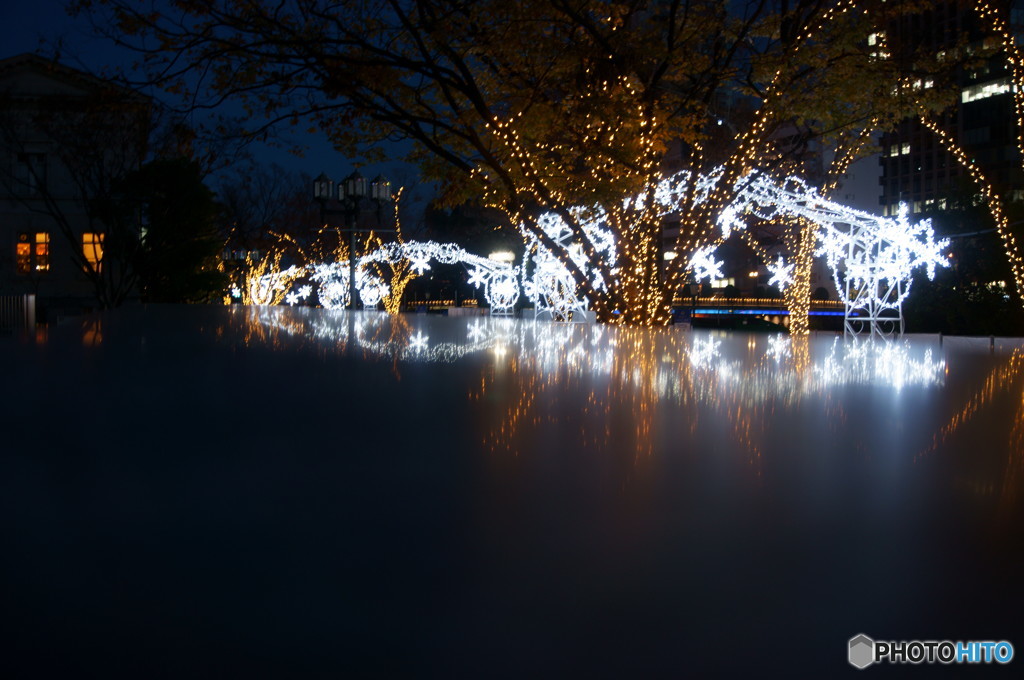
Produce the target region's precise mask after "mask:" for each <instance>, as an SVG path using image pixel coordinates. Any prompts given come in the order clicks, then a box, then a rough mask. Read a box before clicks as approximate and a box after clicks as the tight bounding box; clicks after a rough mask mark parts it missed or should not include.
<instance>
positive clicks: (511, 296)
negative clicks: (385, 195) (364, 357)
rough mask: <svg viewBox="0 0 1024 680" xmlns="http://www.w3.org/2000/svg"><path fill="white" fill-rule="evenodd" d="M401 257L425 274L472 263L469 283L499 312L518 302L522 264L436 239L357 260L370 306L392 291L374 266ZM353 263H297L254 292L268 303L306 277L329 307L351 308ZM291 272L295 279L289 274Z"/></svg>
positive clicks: (300, 292)
mask: <svg viewBox="0 0 1024 680" xmlns="http://www.w3.org/2000/svg"><path fill="white" fill-rule="evenodd" d="M402 260H407V261H409V262H410V263H411V266H412V268H413V270H415V271H416V272H417V273H423V272H424V271H426V270H428V269H430V262H431V261H436V262H441V263H442V264H459V263H462V264H465V265H467V266H470V267H472V269H471V270H470V283H471V284H473V285H474V286H476V287H477V288H479V287H480V286H483V287H484V298H485V299H486V300H487V304H488V305H490V307H491V312H492V313H494V314H508V313H511V311H512V310H513V309H514V307H515V304H516V302H518V301H519V286H518V285H517V284H516V279H517V276H518V274H519V268H518V267H513V266H512V265H511V263H509V262H508V261H506V260H493V259H489V258H486V257H480V256H479V255H474V254H472V253H470V252H468V251H467V250H465V249H463V248H461V247H459V246H457V245H456V244H454V243H436V242H434V241H406V242H405V243H386V244H384V245H383V246H381V247H380V248H378V249H377V250H374V251H373V252H370V253H368V254H366V255H363V256H361V257H359V258H358V260H357V261H356V273H355V283H356V290H357V291H359V299H360V301H361V302H362V303H363V305H365V306H366V307H376V306H377V305H378V304H379V303H380V301H381V300H382V299H383V298H385V297H387V295H388V294H389V292H390V289H389V287H388V285H387V284H386V283H385V282H384V281H383V280H381V279H380V277H378V276H377V275H376V274H374V273H373V272H372V270H371V269H370V265H371V264H374V263H382V264H394V263H396V262H400V261H402ZM348 267H349V263H348V261H347V260H343V261H339V262H327V263H319V264H310V265H307V266H306V267H305V268H304V270H303V269H302V268H298V267H292V268H290V269H288V270H286V271H284V272H274V273H272V274H268V275H266V276H263V277H261V278H259V279H256V281H255V282H254V283H253V284H252V286H251V288H254V289H255V291H256V293H255V294H253V295H252V298H253V300H254V301H256V304H269V302H270V300H272V298H273V296H272V294H271V293H272V291H273V290H275V289H280V288H282V287H284V283H283V282H284V281H286V280H293V279H295V278H297V277H298V276H300V275H304V276H307V277H308V278H309V280H310V281H312V282H313V283H314V284H316V285H317V288H318V290H317V299H318V300H319V302H320V304H321V305H322V306H323V307H326V308H327V309H337V308H342V307H347V306H348V304H349V290H348V289H349V282H348V281H349V271H348ZM286 275H290V276H291V278H287V276H286ZM312 290H313V288H312V286H311V285H309V284H303V285H302V286H301V287H299V288H297V289H296V290H295V291H294V293H295V295H294V296H293V295H292V293H289V294H288V296H286V301H287V302H288V303H289V304H295V302H297V301H298V299H299V298H306V297H308V296H309V295H310V294H312Z"/></svg>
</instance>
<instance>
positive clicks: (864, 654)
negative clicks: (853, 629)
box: [848, 633, 875, 670]
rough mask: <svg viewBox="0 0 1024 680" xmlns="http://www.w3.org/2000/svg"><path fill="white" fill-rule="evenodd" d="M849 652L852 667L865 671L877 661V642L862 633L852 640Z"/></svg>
mask: <svg viewBox="0 0 1024 680" xmlns="http://www.w3.org/2000/svg"><path fill="white" fill-rule="evenodd" d="M849 652H850V655H849V657H848V658H849V661H850V665H851V666H853V667H854V668H859V669H861V670H863V669H865V668H867V667H868V666H870V665H871V664H872V663H873V662H874V660H875V641H874V640H872V639H871V638H869V637H868V636H867V635H864V633H861V634H860V635H857V636H855V637H852V638H850V643H849Z"/></svg>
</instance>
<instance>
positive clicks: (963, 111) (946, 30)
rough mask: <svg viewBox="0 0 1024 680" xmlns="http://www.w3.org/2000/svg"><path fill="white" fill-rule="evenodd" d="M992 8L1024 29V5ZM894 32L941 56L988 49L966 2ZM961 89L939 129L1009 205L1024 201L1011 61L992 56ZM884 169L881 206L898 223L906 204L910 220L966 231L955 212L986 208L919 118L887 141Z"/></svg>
mask: <svg viewBox="0 0 1024 680" xmlns="http://www.w3.org/2000/svg"><path fill="white" fill-rule="evenodd" d="M991 1H992V2H1002V4H1003V6H1004V9H1005V10H1007V12H1006V16H1008V17H1010V20H1011V25H1012V26H1013V28H1014V29H1017V30H1019V29H1021V28H1022V27H1024V2H1020V1H1019V0H1018V1H1013V0H991ZM894 30H897V31H907V32H912V34H913V36H914V39H915V40H919V41H923V42H924V43H925V44H927V45H929V46H930V47H931V48H933V49H935V50H936V51H940V52H941V51H942V50H953V49H955V48H956V46H957V41H958V40H961V41H963V40H966V43H967V44H966V46H964V47H963V49H965V50H967V51H968V53H970V52H971V51H974V52H976V53H979V54H980V48H982V47H983V46H984V45H985V41H986V36H985V35H984V34H983V32H982V31H981V30H980V28H979V26H978V22H977V16H976V14H975V13H974V11H973V10H972V9H971V8H969V7H965V5H964V3H962V2H948V1H947V2H938V3H936V5H935V7H934V8H933V9H932V10H930V11H929V12H928V13H926V14H924V15H919V16H917V17H914V19H913V20H911V21H904V22H902V23H900V24H899V25H898V26H894ZM989 44H990V45H991V44H992V41H991V38H989ZM957 85H958V90H959V91H958V93H957V100H956V103H955V104H954V105H953V106H952V107H951V108H950V109H949V110H948V111H947V112H946V113H945V114H944V115H943V116H942V117H941V119H940V123H941V125H942V126H943V127H944V128H945V130H946V131H947V132H948V133H949V134H950V135H951V136H952V137H953V139H955V140H956V141H957V143H958V144H959V145H960V146H961V147H962V148H964V150H965V151H966V152H967V154H968V156H969V157H970V158H971V160H973V161H975V162H976V163H977V164H978V166H979V167H980V168H981V169H982V171H983V172H984V173H985V175H986V177H987V178H988V179H989V181H991V182H992V183H993V184H994V185H995V188H996V190H997V191H998V193H999V194H1000V195H1001V197H1002V198H1003V200H1004V201H1019V200H1024V172H1022V167H1021V158H1020V155H1019V153H1018V149H1017V145H1016V135H1017V134H1018V130H1017V120H1016V115H1015V113H1014V102H1013V87H1014V86H1013V83H1012V79H1011V75H1010V72H1009V69H1008V66H1007V62H1006V56H1005V54H1002V53H997V54H994V55H993V56H990V57H988V58H986V59H983V60H981V61H980V63H976V64H974V65H972V66H971V67H969V68H965V69H963V70H962V71H961V72H960V73H959V74H958V77H957ZM921 86H922V87H929V86H931V83H930V82H928V81H926V82H923V83H921ZM879 163H880V164H881V170H882V172H881V177H880V178H879V183H880V184H881V197H880V198H879V203H880V205H881V212H882V213H883V214H885V215H895V214H896V213H897V211H898V209H899V204H900V203H901V202H902V203H906V204H907V205H908V207H909V208H910V212H911V213H912V214H914V215H917V216H922V217H925V216H927V217H933V218H935V219H936V221H937V222H938V223H939V224H940V225H942V228H943V229H944V230H953V231H960V230H963V228H962V226H960V225H956V224H951V223H950V222H954V221H955V220H956V219H957V218H956V213H955V212H954V210H955V209H956V208H961V207H966V206H968V205H971V204H972V203H975V204H976V203H978V202H980V193H979V190H978V187H976V186H975V185H974V184H973V183H972V180H971V178H970V176H969V174H968V173H967V171H966V170H965V169H964V168H962V167H961V166H960V165H959V164H958V163H957V162H956V160H955V159H954V158H953V157H952V156H950V155H949V153H948V152H947V151H946V150H945V149H943V148H942V146H941V144H940V143H939V141H938V140H937V139H936V138H935V136H934V135H933V134H932V133H931V132H929V131H928V130H927V128H925V126H924V125H922V124H921V121H920V119H918V118H912V119H907V120H904V121H903V122H902V123H900V124H899V126H898V127H897V129H896V130H894V131H892V132H889V133H887V134H885V135H883V136H882V138H881V155H880V158H879Z"/></svg>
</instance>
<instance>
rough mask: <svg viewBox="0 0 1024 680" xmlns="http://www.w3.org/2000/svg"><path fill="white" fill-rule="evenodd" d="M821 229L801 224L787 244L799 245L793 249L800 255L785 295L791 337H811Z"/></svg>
mask: <svg viewBox="0 0 1024 680" xmlns="http://www.w3.org/2000/svg"><path fill="white" fill-rule="evenodd" d="M816 227H817V225H815V224H814V223H811V222H807V221H805V220H800V221H799V222H798V223H797V224H796V225H794V226H793V227H792V228H791V229H788V230H787V235H788V234H792V236H791V237H790V238H787V239H786V240H787V241H788V240H791V239H792V240H794V241H795V243H793V244H792V245H791V247H790V248H789V250H790V252H793V253H796V257H795V258H794V262H793V264H794V267H793V282H792V283H790V284H789V285H788V286H786V289H785V291H784V292H783V300H784V301H785V303H786V309H787V310H789V333H790V335H807V334H808V333H810V318H809V316H808V314H809V313H810V306H811V267H812V266H813V264H814V242H815V230H816Z"/></svg>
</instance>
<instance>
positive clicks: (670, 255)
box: [662, 250, 679, 260]
mask: <svg viewBox="0 0 1024 680" xmlns="http://www.w3.org/2000/svg"><path fill="white" fill-rule="evenodd" d="M662 257H663V258H665V259H666V260H674V259H676V258H677V257H679V253H677V252H676V251H674V250H666V251H665V253H664V255H662Z"/></svg>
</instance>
